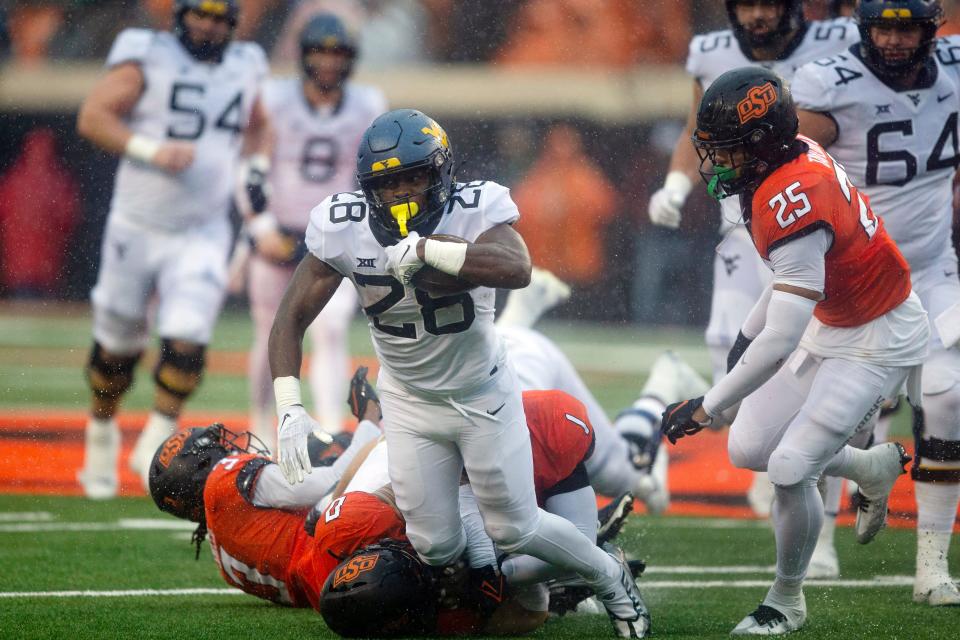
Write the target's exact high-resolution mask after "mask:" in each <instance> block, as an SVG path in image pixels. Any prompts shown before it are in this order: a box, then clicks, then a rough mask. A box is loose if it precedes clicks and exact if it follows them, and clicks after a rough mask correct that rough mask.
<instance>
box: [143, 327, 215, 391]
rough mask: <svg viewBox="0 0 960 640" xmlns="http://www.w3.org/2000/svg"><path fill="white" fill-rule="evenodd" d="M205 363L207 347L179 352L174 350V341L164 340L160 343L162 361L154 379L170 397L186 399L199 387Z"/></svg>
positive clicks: (154, 373)
mask: <svg viewBox="0 0 960 640" xmlns="http://www.w3.org/2000/svg"><path fill="white" fill-rule="evenodd" d="M205 362H206V347H203V346H200V347H197V348H196V349H194V350H191V351H190V352H183V351H177V350H176V349H174V348H173V341H172V340H170V339H168V338H164V339H163V340H162V341H161V342H160V359H159V360H158V361H157V368H156V369H154V372H153V379H154V381H155V382H156V383H157V386H158V387H160V388H161V389H163V390H164V391H166V392H167V393H169V394H170V395H172V396H174V397H177V398H181V399H184V398H187V397H188V396H189V395H190V394H191V393H193V392H194V390H195V389H196V388H197V386H199V384H200V378H201V377H202V375H203V366H204V364H205Z"/></svg>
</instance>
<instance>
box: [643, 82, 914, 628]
mask: <svg viewBox="0 0 960 640" xmlns="http://www.w3.org/2000/svg"><path fill="white" fill-rule="evenodd" d="M693 144H694V146H695V148H696V150H697V153H698V154H699V155H700V158H701V170H700V173H701V175H702V176H703V178H704V180H705V181H706V182H707V185H708V186H707V190H708V192H709V193H710V194H711V195H713V196H714V197H716V198H718V199H720V198H724V197H726V196H729V195H733V194H741V197H740V202H741V209H742V213H743V219H744V221H745V222H746V224H747V225H748V227H749V230H750V235H751V237H752V239H753V243H754V245H755V246H756V248H757V251H758V252H759V254H760V257H761V258H763V260H764V261H766V263H767V264H768V265H769V266H770V268H771V269H772V271H773V282H772V284H771V285H770V287H768V289H767V290H766V292H765V293H764V295H763V296H762V297H761V298H760V300H759V301H758V302H757V304H756V305H755V306H754V308H753V309H752V310H751V312H750V314H749V315H748V317H747V320H746V321H745V322H744V325H743V327H742V329H741V332H740V336H739V337H738V339H737V343H736V345H735V346H734V348H733V349H732V350H731V353H730V356H729V358H728V367H729V373H728V374H727V376H726V377H725V378H723V379H722V380H721V381H720V382H719V383H718V384H716V385H715V386H714V387H713V388H711V389H710V390H709V391H708V392H707V393H706V394H705V395H704V396H701V397H700V398H693V399H690V400H685V401H683V402H678V403H676V404H672V405H670V406H668V407H667V409H666V411H665V412H664V415H663V420H662V424H661V428H662V430H663V432H664V434H665V435H666V436H667V437H668V438H669V439H670V441H671V442H674V443H675V442H676V441H677V439H678V438H681V437H683V436H686V435H693V434H695V433H696V432H697V431H699V430H700V429H702V428H703V427H704V426H706V425H708V424H710V423H711V422H712V421H713V420H714V419H719V418H720V417H721V416H722V413H723V411H725V410H726V409H729V408H731V407H733V406H734V405H736V404H737V403H738V402H740V401H741V400H743V403H742V404H741V406H740V409H739V412H738V413H737V416H736V419H735V420H734V422H733V425H732V426H731V429H730V437H729V440H728V450H729V455H730V461H731V462H732V463H733V464H734V465H735V466H737V467H743V468H748V469H753V470H755V471H767V473H768V474H769V478H770V481H771V482H772V483H773V485H774V487H775V494H776V502H775V506H776V508H775V509H774V516H773V524H774V528H775V532H776V543H777V574H776V579H775V581H774V583H773V585H772V586H771V588H770V590H769V591H768V592H767V595H766V597H765V598H764V600H763V603H762V604H761V605H760V606H759V607H758V608H757V609H756V610H755V611H754V612H752V613H751V614H749V615H748V616H746V617H745V618H743V620H742V621H741V622H740V624H738V625H737V626H736V627H735V628H734V629H733V631H732V633H733V635H758V634H762V635H779V634H784V633H789V632H790V631H794V630H796V629H799V628H800V627H801V626H803V624H804V622H805V621H806V616H807V609H806V603H805V601H804V598H803V591H802V584H803V578H804V575H805V574H806V571H807V566H808V564H809V562H810V556H811V554H812V553H813V549H814V546H815V544H816V541H817V535H818V534H819V531H820V527H821V526H822V523H823V502H822V501H821V498H820V493H819V492H818V491H817V481H818V480H819V478H820V476H821V474H827V475H831V476H841V477H845V478H849V479H852V480H854V481H856V482H857V483H858V484H859V486H860V492H861V494H862V498H863V501H862V502H861V507H860V510H859V511H858V513H857V539H858V541H859V542H861V543H862V544H866V543H868V542H870V541H871V540H872V539H873V537H874V536H875V535H876V534H877V533H878V532H879V530H880V529H881V528H882V527H883V526H884V524H885V523H886V513H887V497H888V495H889V493H890V490H891V489H892V488H893V484H894V482H895V481H896V479H897V477H898V476H899V475H900V474H901V473H902V472H903V465H904V464H906V462H907V461H908V460H909V456H907V455H906V454H905V452H904V450H903V447H901V446H900V445H899V444H895V443H888V444H884V445H880V446H878V447H874V448H873V449H870V450H868V451H863V450H859V449H854V448H852V447H850V446H849V445H846V442H847V441H848V440H849V439H850V438H851V437H852V436H853V435H855V434H856V433H857V432H859V431H861V430H863V429H865V428H868V427H869V426H870V425H871V424H872V420H874V419H875V417H876V413H877V410H878V409H879V408H880V406H881V404H883V402H884V401H885V400H886V399H889V398H892V397H895V396H896V395H897V394H898V393H899V390H900V388H901V387H902V386H903V384H904V382H907V388H908V392H909V397H910V400H911V402H916V401H918V400H919V397H920V396H919V376H918V375H916V374H918V373H919V365H920V363H921V362H922V360H923V357H924V355H925V353H926V344H927V339H928V329H927V321H926V313H925V312H924V310H923V307H922V306H921V305H920V302H919V299H918V298H917V296H916V294H914V293H913V292H912V291H911V288H910V270H909V267H908V266H907V263H906V261H905V260H904V259H903V256H902V255H900V252H899V250H898V249H897V247H896V245H895V244H894V242H893V241H892V240H891V239H890V237H889V236H888V235H887V232H886V231H885V230H884V227H883V221H882V220H880V219H879V218H877V217H876V216H875V215H874V214H873V212H872V211H871V210H870V206H869V202H868V201H867V200H866V198H864V197H863V195H862V194H861V193H859V191H858V190H857V189H856V188H855V187H854V186H853V185H851V184H850V182H849V180H847V177H846V174H845V172H844V170H843V167H842V166H840V165H839V164H837V163H836V162H835V161H834V160H833V159H832V158H831V157H830V156H829V155H828V154H827V153H826V152H825V151H824V150H823V149H822V148H821V147H820V146H819V145H817V144H816V143H815V142H813V141H811V140H809V139H807V138H803V137H798V136H797V113H796V109H795V107H794V104H793V99H792V98H791V96H790V92H789V89H788V88H787V87H786V84H785V82H784V81H783V79H782V78H780V77H779V76H777V75H776V74H775V73H773V72H771V71H768V70H765V69H761V68H756V67H750V68H743V69H737V70H734V71H730V72H728V73H725V74H723V75H722V76H720V77H719V78H718V79H717V80H716V81H715V82H714V83H713V84H712V85H711V86H710V88H709V89H708V90H707V91H706V93H705V94H704V96H703V100H702V101H701V103H700V106H699V109H698V112H697V129H696V132H695V133H694V136H693Z"/></svg>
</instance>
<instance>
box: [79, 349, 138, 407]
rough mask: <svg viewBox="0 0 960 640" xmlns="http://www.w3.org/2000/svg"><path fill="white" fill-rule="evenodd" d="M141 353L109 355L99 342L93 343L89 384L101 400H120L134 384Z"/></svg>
mask: <svg viewBox="0 0 960 640" xmlns="http://www.w3.org/2000/svg"><path fill="white" fill-rule="evenodd" d="M141 355H143V354H142V352H141V353H136V354H134V355H127V356H110V355H108V354H107V353H106V352H105V351H104V349H103V347H102V346H101V345H100V343H99V342H94V343H93V348H92V349H91V350H90V359H89V360H88V361H87V368H86V377H87V384H89V385H90V389H91V390H92V391H93V395H95V396H96V397H97V398H100V399H101V400H112V399H116V398H119V397H120V396H122V395H123V394H124V393H126V391H127V389H129V388H130V385H132V384H133V372H134V369H135V368H136V366H137V362H138V361H139V360H140V356H141Z"/></svg>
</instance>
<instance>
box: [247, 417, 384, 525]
mask: <svg viewBox="0 0 960 640" xmlns="http://www.w3.org/2000/svg"><path fill="white" fill-rule="evenodd" d="M378 437H380V429H379V427H377V426H376V425H375V424H373V423H372V422H368V421H366V420H364V421H363V422H361V423H360V424H359V425H357V431H356V433H355V434H354V436H353V440H352V441H351V442H350V446H349V447H347V450H346V451H344V452H343V453H342V454H341V455H340V457H339V458H337V461H336V462H334V463H333V464H332V465H330V466H329V467H314V468H313V473H310V474H308V475H307V477H306V479H305V480H304V481H303V482H301V483H298V484H295V485H291V484H289V483H288V482H287V481H286V479H285V478H284V477H283V473H282V472H281V471H280V467H278V466H277V465H275V464H271V465H268V466H267V467H265V468H264V469H263V471H262V472H261V473H260V477H259V478H258V479H257V485H256V486H255V487H254V489H253V505H254V506H255V507H266V508H270V509H305V508H308V507H312V506H313V505H315V504H316V503H317V502H319V501H320V500H321V499H322V498H323V496H325V495H326V494H328V493H330V492H331V491H333V489H334V487H336V486H337V482H339V481H340V478H341V477H343V472H344V470H345V469H346V468H347V466H348V465H349V464H350V462H351V461H352V460H353V459H354V457H356V455H357V453H359V451H360V450H361V449H362V448H363V446H364V445H365V444H367V443H368V442H370V441H371V440H375V439H376V438H378Z"/></svg>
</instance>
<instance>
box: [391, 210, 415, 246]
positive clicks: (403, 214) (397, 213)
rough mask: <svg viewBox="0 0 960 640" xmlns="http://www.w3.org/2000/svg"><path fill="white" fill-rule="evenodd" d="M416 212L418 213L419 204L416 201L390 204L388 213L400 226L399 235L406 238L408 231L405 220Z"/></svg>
mask: <svg viewBox="0 0 960 640" xmlns="http://www.w3.org/2000/svg"><path fill="white" fill-rule="evenodd" d="M418 213H420V205H418V204H417V203H416V202H410V201H407V202H401V203H399V204H394V205H391V206H390V215H392V216H393V217H394V219H396V221H397V224H398V225H399V226H400V235H401V237H404V238H406V237H407V234H408V233H409V231H407V220H409V219H410V218H412V217H414V216H415V215H417V214H418Z"/></svg>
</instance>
